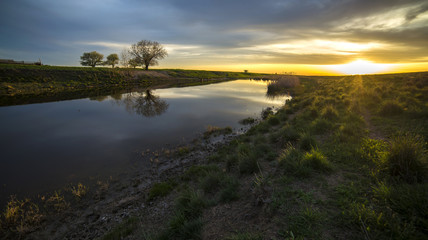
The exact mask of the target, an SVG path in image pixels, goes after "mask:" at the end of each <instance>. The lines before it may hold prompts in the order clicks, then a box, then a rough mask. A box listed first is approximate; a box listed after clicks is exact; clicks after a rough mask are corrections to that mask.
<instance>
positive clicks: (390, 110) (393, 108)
mask: <svg viewBox="0 0 428 240" xmlns="http://www.w3.org/2000/svg"><path fill="white" fill-rule="evenodd" d="M403 111H404V109H403V107H402V106H401V105H400V104H399V103H398V102H397V101H385V102H382V105H381V106H380V108H379V113H380V114H381V115H383V116H394V115H399V114H401V113H403Z"/></svg>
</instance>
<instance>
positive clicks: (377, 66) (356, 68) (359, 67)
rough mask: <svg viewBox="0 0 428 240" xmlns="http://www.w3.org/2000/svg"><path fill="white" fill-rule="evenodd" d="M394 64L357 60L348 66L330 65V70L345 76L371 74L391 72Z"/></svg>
mask: <svg viewBox="0 0 428 240" xmlns="http://www.w3.org/2000/svg"><path fill="white" fill-rule="evenodd" d="M392 67H394V64H381V63H373V62H370V61H366V60H361V59H359V60H356V61H353V62H350V63H347V64H341V65H330V66H327V68H328V69H330V70H333V71H336V72H340V73H344V74H371V73H380V72H384V71H386V70H390V69H391V68H392Z"/></svg>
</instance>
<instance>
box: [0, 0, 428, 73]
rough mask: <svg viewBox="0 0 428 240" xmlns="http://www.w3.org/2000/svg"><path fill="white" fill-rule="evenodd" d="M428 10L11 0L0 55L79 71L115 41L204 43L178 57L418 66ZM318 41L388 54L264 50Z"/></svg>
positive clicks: (220, 0) (297, 1) (362, 4)
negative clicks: (83, 61)
mask: <svg viewBox="0 0 428 240" xmlns="http://www.w3.org/2000/svg"><path fill="white" fill-rule="evenodd" d="M427 11H428V5H427V4H426V1H425V0H376V1H373V0H264V1H260V0H258V1H255V0H245V1H244V0H241V1H231V0H227V1H226V0H216V1H207V0H187V1H182V0H165V1H156V0H146V1H138V0H93V1H87V0H74V1H56V0H38V1H33V0H2V1H1V2H0V35H1V36H2V37H1V38H0V58H15V59H22V58H25V59H31V58H38V57H44V58H46V59H49V61H52V62H49V63H50V64H70V65H76V64H78V63H79V62H78V61H79V56H80V55H81V54H82V52H83V51H89V50H97V51H103V52H104V53H105V54H107V53H108V52H112V51H118V50H120V49H121V48H119V47H113V46H114V44H117V45H118V46H119V45H120V44H122V45H126V44H129V45H130V44H132V43H134V42H137V41H139V40H141V39H151V40H156V41H159V42H161V43H164V44H174V45H185V46H197V48H193V49H190V50H186V51H187V52H185V54H183V55H176V56H174V55H170V57H171V58H172V59H176V61H180V58H179V56H182V57H183V58H184V59H185V60H187V61H189V62H190V61H193V60H191V59H195V60H194V62H198V61H200V62H201V60H202V58H204V60H203V62H207V64H208V63H209V62H210V60H209V59H212V60H211V62H215V61H218V60H220V59H221V58H224V59H226V60H225V62H229V63H233V62H235V63H242V61H243V60H242V59H244V60H245V61H246V62H249V63H250V62H251V63H253V62H257V61H260V59H258V60H254V58H256V59H257V56H258V57H260V56H264V58H263V61H264V63H301V64H335V63H343V62H346V61H350V60H352V58H355V57H358V56H360V57H367V58H370V59H373V60H375V59H376V60H378V61H382V62H388V61H389V62H391V63H395V62H412V61H420V59H423V58H424V57H425V56H428V49H427V47H426V39H428V20H427V18H426V17H425V18H423V17H421V16H423V15H424V14H425V15H424V16H426V12H427ZM389 12H391V13H394V14H391V15H390V16H389V15H388V13H389ZM382 14H383V15H382ZM400 14H401V15H400ZM389 17H390V18H391V19H392V18H397V17H398V18H402V23H398V24H396V23H394V22H393V21H387V20H388V18H389ZM400 21H401V20H400ZM394 24H395V25H394ZM313 39H319V40H326V41H327V40H328V41H338V42H350V43H355V44H358V43H360V44H366V43H379V44H380V45H381V46H385V47H387V49H385V48H381V49H376V48H373V49H365V50H360V51H356V50H355V51H354V50H353V49H349V50H347V51H348V53H349V54H348V55H346V52H344V53H341V52H340V51H337V52H332V53H331V54H326V53H324V52H323V51H322V49H319V52H317V49H314V50H313V52H311V53H308V52H304V53H303V52H302V53H296V52H286V51H285V52H284V51H280V52H275V49H269V48H267V49H266V48H264V49H260V48H259V46H262V45H267V46H269V45H274V44H295V43H297V42H299V41H306V42H308V43H310V41H311V40H313ZM98 43H99V44H98ZM309 47H311V46H309ZM326 47H329V46H326ZM406 48H408V50H405V49H406ZM406 51H407V52H408V54H407V55H406ZM176 53H180V51H177V52H176ZM220 53H221V54H220ZM186 54H187V55H186ZM184 56H185V57H184ZM206 59H208V60H206Z"/></svg>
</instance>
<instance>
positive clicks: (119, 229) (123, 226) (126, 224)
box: [99, 217, 139, 240]
mask: <svg viewBox="0 0 428 240" xmlns="http://www.w3.org/2000/svg"><path fill="white" fill-rule="evenodd" d="M138 226H139V219H138V218H137V217H129V218H127V219H125V220H124V221H122V222H121V223H120V224H119V225H117V226H116V227H114V228H113V229H112V230H110V231H109V232H108V233H107V234H106V235H104V236H103V237H101V238H100V239H99V240H120V239H124V238H126V237H127V236H129V235H131V234H132V233H133V232H134V231H135V230H137V228H138Z"/></svg>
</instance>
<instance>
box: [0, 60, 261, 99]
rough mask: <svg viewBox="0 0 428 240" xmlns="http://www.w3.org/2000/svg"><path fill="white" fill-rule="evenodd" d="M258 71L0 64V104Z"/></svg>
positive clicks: (197, 81)
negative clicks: (147, 69)
mask: <svg viewBox="0 0 428 240" xmlns="http://www.w3.org/2000/svg"><path fill="white" fill-rule="evenodd" d="M261 75H262V74H256V73H238V72H219V71H199V70H180V69H164V70H149V71H145V70H142V69H129V68H127V69H124V68H114V69H111V68H101V67H100V68H89V67H59V66H36V65H34V66H33V65H17V64H0V106H7V105H17V104H28V103H39V102H46V101H50V100H51V99H57V100H68V99H76V98H79V97H81V96H85V97H96V96H99V95H100V94H114V93H122V92H126V91H132V90H133V89H141V88H147V87H151V88H160V87H174V86H192V85H203V84H209V83H213V82H219V81H225V80H231V79H239V78H242V79H249V78H253V77H259V76H261Z"/></svg>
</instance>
